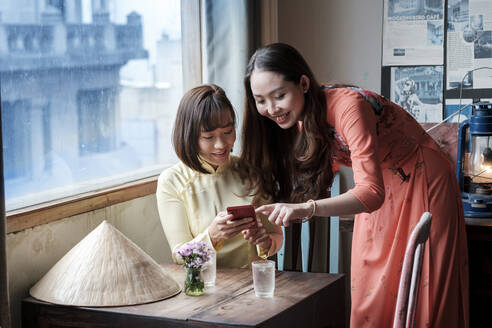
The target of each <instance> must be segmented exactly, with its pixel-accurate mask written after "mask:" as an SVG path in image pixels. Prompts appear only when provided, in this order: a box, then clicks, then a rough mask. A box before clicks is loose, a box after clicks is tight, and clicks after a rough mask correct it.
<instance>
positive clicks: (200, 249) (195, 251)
mask: <svg viewBox="0 0 492 328" xmlns="http://www.w3.org/2000/svg"><path fill="white" fill-rule="evenodd" d="M212 251H213V249H212V248H211V247H210V246H209V245H208V244H207V243H205V242H203V241H200V242H188V243H186V244H184V245H183V246H181V247H180V248H179V249H177V250H176V251H175V252H174V253H175V254H176V256H178V257H179V258H181V259H182V260H183V262H184V265H185V266H186V267H192V268H197V269H198V268H201V267H202V266H203V264H205V262H207V261H208V260H209V259H210V256H211V253H212Z"/></svg>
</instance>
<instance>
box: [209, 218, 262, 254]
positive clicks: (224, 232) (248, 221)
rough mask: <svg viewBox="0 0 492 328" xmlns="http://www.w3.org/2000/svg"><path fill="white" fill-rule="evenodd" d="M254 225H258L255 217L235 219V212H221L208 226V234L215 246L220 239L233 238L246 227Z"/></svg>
mask: <svg viewBox="0 0 492 328" xmlns="http://www.w3.org/2000/svg"><path fill="white" fill-rule="evenodd" d="M254 226H256V219H255V218H253V217H246V218H240V219H234V215H233V214H229V213H226V212H219V214H217V216H216V217H215V219H214V220H213V221H212V223H211V224H210V226H209V227H208V234H209V236H210V239H211V240H212V244H213V245H214V246H215V245H217V244H218V243H219V242H220V241H225V240H228V239H231V238H233V237H234V236H236V235H237V234H238V233H240V232H241V231H243V230H244V229H248V228H251V227H254Z"/></svg>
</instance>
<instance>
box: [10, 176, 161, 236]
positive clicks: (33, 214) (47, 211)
mask: <svg viewBox="0 0 492 328" xmlns="http://www.w3.org/2000/svg"><path fill="white" fill-rule="evenodd" d="M157 178H158V175H156V176H152V177H149V178H145V179H141V180H136V181H131V182H128V183H125V184H122V185H119V186H116V187H112V188H108V189H105V190H102V191H97V192H95V191H93V192H87V193H84V194H80V195H77V196H72V197H67V198H64V199H59V200H56V201H52V202H47V203H42V204H37V205H33V206H29V207H26V208H22V209H18V210H13V211H9V212H7V213H6V216H7V233H13V232H19V231H22V230H25V229H29V228H33V227H35V226H38V225H41V224H46V223H49V222H53V221H57V220H61V219H63V218H67V217H70V216H74V215H77V214H81V213H86V212H90V211H94V210H97V209H101V208H105V207H108V206H111V205H114V204H118V203H122V202H125V201H128V200H132V199H135V198H139V197H143V196H147V195H150V194H153V193H155V191H156V188H157Z"/></svg>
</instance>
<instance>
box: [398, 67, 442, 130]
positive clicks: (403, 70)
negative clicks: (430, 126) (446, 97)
mask: <svg viewBox="0 0 492 328" xmlns="http://www.w3.org/2000/svg"><path fill="white" fill-rule="evenodd" d="M391 82H392V83H391V100H392V101H394V102H396V103H397V104H398V105H400V106H401V107H403V108H404V109H405V110H407V111H408V112H409V113H410V114H412V116H413V117H414V118H415V119H416V120H417V121H419V122H421V123H424V122H439V121H440V120H442V85H443V67H442V66H416V67H392V70H391Z"/></svg>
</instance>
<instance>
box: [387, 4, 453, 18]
mask: <svg viewBox="0 0 492 328" xmlns="http://www.w3.org/2000/svg"><path fill="white" fill-rule="evenodd" d="M442 1H443V0H389V1H388V18H389V19H390V20H391V19H401V20H423V19H430V17H429V16H434V17H432V19H442V17H443V16H442V15H443V12H442Z"/></svg>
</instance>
